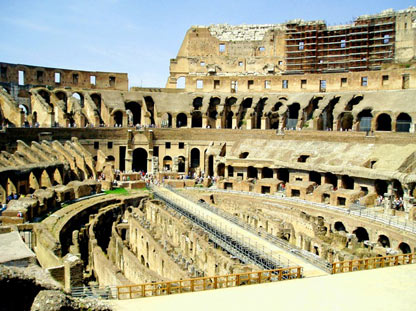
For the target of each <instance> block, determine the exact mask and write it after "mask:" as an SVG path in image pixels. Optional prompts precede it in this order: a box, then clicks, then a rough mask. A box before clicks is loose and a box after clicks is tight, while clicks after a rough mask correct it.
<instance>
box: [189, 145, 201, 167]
mask: <svg viewBox="0 0 416 311" xmlns="http://www.w3.org/2000/svg"><path fill="white" fill-rule="evenodd" d="M199 161H200V151H199V149H198V148H193V149H192V150H191V168H197V167H199Z"/></svg>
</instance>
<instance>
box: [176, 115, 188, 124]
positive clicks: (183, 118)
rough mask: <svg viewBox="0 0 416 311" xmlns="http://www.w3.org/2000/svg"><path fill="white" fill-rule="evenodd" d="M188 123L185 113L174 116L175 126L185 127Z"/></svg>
mask: <svg viewBox="0 0 416 311" xmlns="http://www.w3.org/2000/svg"><path fill="white" fill-rule="evenodd" d="M187 125H188V118H187V116H186V114H184V113H180V114H178V115H177V116H176V127H177V128H179V127H186V126H187Z"/></svg>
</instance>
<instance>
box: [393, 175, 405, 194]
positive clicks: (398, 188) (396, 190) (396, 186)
mask: <svg viewBox="0 0 416 311" xmlns="http://www.w3.org/2000/svg"><path fill="white" fill-rule="evenodd" d="M393 194H394V196H395V197H396V198H403V187H402V184H401V182H400V181H398V180H397V179H394V180H393Z"/></svg>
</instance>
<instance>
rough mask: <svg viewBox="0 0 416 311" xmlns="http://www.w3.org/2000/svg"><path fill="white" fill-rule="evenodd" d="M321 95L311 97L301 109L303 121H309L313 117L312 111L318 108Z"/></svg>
mask: <svg viewBox="0 0 416 311" xmlns="http://www.w3.org/2000/svg"><path fill="white" fill-rule="evenodd" d="M321 99H322V97H313V98H312V99H311V100H310V101H309V104H308V106H306V107H305V108H304V109H303V115H304V117H305V120H304V121H305V122H307V121H309V120H310V119H312V117H313V113H314V112H315V110H316V109H318V105H319V101H320V100H321Z"/></svg>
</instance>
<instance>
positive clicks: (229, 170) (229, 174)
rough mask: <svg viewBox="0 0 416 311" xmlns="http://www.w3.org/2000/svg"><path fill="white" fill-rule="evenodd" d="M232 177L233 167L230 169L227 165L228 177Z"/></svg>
mask: <svg viewBox="0 0 416 311" xmlns="http://www.w3.org/2000/svg"><path fill="white" fill-rule="evenodd" d="M233 176H234V167H232V166H231V165H228V177H233Z"/></svg>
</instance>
